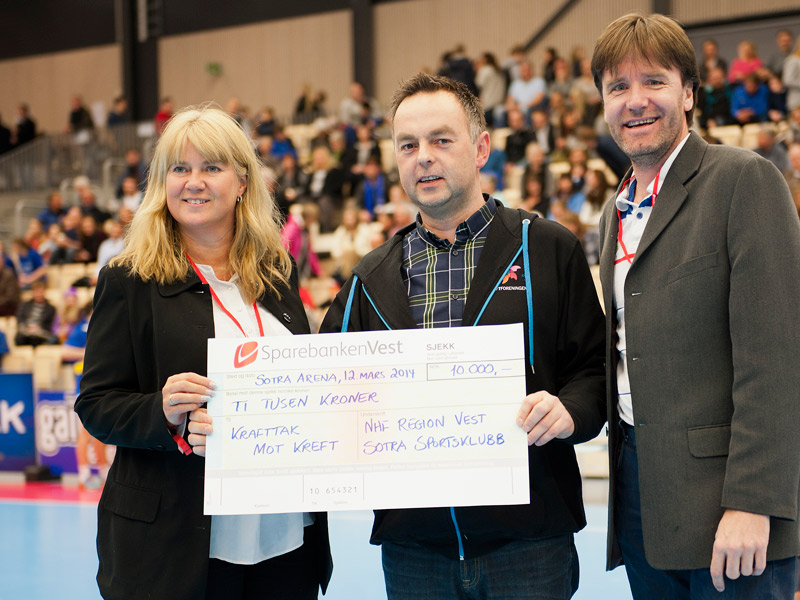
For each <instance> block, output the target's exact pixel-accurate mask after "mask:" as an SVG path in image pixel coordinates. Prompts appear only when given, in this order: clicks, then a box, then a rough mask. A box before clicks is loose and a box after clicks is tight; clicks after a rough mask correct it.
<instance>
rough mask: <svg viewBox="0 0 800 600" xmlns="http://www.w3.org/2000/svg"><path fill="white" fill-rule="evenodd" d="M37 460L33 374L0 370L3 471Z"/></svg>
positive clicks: (0, 468) (19, 468)
mask: <svg viewBox="0 0 800 600" xmlns="http://www.w3.org/2000/svg"><path fill="white" fill-rule="evenodd" d="M34 464H36V440H35V432H34V404H33V375H32V374H31V373H0V471H24V470H25V467H27V466H29V465H34Z"/></svg>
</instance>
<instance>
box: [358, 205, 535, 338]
mask: <svg viewBox="0 0 800 600" xmlns="http://www.w3.org/2000/svg"><path fill="white" fill-rule="evenodd" d="M487 201H488V202H495V203H496V205H497V212H496V214H495V216H494V218H493V219H492V222H491V224H490V225H489V233H488V236H487V238H486V244H485V245H484V247H483V250H482V251H481V259H480V260H479V261H478V266H477V268H476V269H475V274H474V276H473V278H472V283H471V284H470V290H469V295H468V296H467V303H466V305H465V307H464V319H463V322H464V323H465V324H472V321H473V320H474V319H475V317H476V316H477V314H478V312H479V311H480V308H481V306H483V304H484V302H485V301H486V298H487V297H488V296H489V294H490V293H491V291H492V289H494V286H495V285H496V283H497V276H498V275H497V265H498V264H500V265H503V266H505V265H506V264H508V263H509V262H510V261H511V258H512V257H513V255H514V253H515V252H516V251H517V249H518V248H519V243H514V244H509V243H508V242H509V240H510V239H511V240H520V236H521V235H522V219H521V218H520V216H519V215H520V213H519V211H516V210H510V209H507V208H505V207H503V205H502V204H501V203H500V202H498V201H497V200H495V199H494V198H490V199H489V200H487ZM533 218H535V216H533V215H531V219H533ZM414 227H416V224H413V223H412V224H411V225H408V226H407V227H405V228H403V229H401V230H400V231H398V232H397V233H395V235H393V236H392V237H391V238H390V239H389V240H388V241H387V242H386V243H384V244H383V245H381V246H379V247H378V248H376V249H375V250H373V251H372V252H370V253H369V254H367V256H365V257H364V258H363V259H362V260H361V262H359V263H358V265H356V267H355V268H354V269H353V273H354V274H355V275H357V276H358V277H359V279H361V282H362V284H363V285H364V288H365V290H366V291H367V293H368V294H369V295H370V296H371V297H372V298H374V299H375V301H376V304H378V305H379V306H380V307H381V314H382V315H383V316H384V318H385V319H386V320H387V322H388V323H389V325H390V326H391V327H392V328H393V329H414V328H416V326H417V325H416V322H415V321H414V318H413V317H412V315H411V310H410V309H409V307H408V290H407V289H406V288H405V286H404V285H403V278H402V275H401V273H400V265H401V264H402V260H403V237H404V236H405V235H406V234H407V233H409V232H410V231H411V230H412V229H413V228H414Z"/></svg>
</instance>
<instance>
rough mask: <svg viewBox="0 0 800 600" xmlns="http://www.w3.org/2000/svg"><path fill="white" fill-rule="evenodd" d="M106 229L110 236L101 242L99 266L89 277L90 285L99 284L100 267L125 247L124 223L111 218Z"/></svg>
mask: <svg viewBox="0 0 800 600" xmlns="http://www.w3.org/2000/svg"><path fill="white" fill-rule="evenodd" d="M106 230H107V232H108V237H107V238H106V239H105V240H103V242H102V243H101V244H100V248H98V250H97V268H96V269H95V272H94V274H93V275H92V276H91V277H90V278H89V286H90V287H91V286H95V285H97V277H98V275H100V269H102V268H103V267H105V266H106V265H107V264H108V261H110V260H111V259H112V258H114V257H115V256H116V255H117V254H120V253H121V252H122V251H123V250H124V249H125V238H124V237H123V234H124V233H125V230H124V229H123V227H122V223H121V222H120V221H119V220H117V219H111V220H110V221H107V223H106Z"/></svg>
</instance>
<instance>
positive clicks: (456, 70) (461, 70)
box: [439, 44, 479, 96]
mask: <svg viewBox="0 0 800 600" xmlns="http://www.w3.org/2000/svg"><path fill="white" fill-rule="evenodd" d="M466 51H467V50H466V48H465V47H464V44H457V45H456V47H455V48H453V51H452V52H450V53H448V55H447V61H446V62H445V64H443V65H442V68H441V70H440V71H439V75H442V76H444V77H449V78H450V79H455V80H456V81H459V82H461V83H463V84H464V85H465V86H467V89H468V90H469V91H470V92H472V93H473V94H475V95H476V96H477V95H478V94H479V92H478V86H477V85H475V69H474V67H473V66H472V61H471V60H470V59H469V58H468V57H467V55H466Z"/></svg>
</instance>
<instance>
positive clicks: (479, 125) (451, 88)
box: [389, 73, 486, 142]
mask: <svg viewBox="0 0 800 600" xmlns="http://www.w3.org/2000/svg"><path fill="white" fill-rule="evenodd" d="M436 92H449V93H450V94H453V95H454V96H455V97H456V100H458V102H459V104H461V106H462V107H463V109H464V113H465V114H466V115H467V123H468V124H469V136H470V139H471V140H472V141H473V142H474V141H476V140H477V139H478V136H479V135H480V134H481V133H482V132H484V131H486V117H485V115H484V113H483V107H482V106H481V102H480V100H478V98H477V97H476V96H475V94H473V93H472V92H470V91H469V89H468V88H467V86H465V85H464V84H463V83H460V82H458V81H456V80H454V79H450V78H449V77H441V76H438V75H428V74H427V73H417V74H416V75H414V77H412V78H411V79H409V80H407V81H405V82H404V83H403V84H402V85H401V86H400V88H399V89H398V90H397V91H396V92H395V93H394V96H392V103H391V106H390V107H389V120H390V121H392V122H393V121H394V115H395V113H397V108H398V107H399V106H400V103H401V102H403V100H405V99H406V98H410V97H411V96H415V95H417V94H435V93H436ZM392 128H394V125H392Z"/></svg>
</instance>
